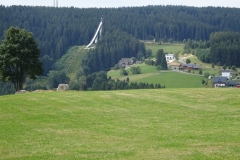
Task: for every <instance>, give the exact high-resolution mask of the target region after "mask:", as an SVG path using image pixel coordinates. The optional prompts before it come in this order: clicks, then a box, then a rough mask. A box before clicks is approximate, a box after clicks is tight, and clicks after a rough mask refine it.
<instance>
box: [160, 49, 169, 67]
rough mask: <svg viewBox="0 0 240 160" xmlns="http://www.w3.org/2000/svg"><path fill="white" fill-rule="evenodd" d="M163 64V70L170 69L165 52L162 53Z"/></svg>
mask: <svg viewBox="0 0 240 160" xmlns="http://www.w3.org/2000/svg"><path fill="white" fill-rule="evenodd" d="M161 66H162V69H163V70H167V69H168V66H167V60H166V57H165V54H164V53H163V54H162V59H161Z"/></svg>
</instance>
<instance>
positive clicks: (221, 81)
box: [213, 70, 240, 88]
mask: <svg viewBox="0 0 240 160" xmlns="http://www.w3.org/2000/svg"><path fill="white" fill-rule="evenodd" d="M231 78H232V73H231V71H229V70H222V72H221V75H220V76H219V77H213V86H214V87H237V88H240V85H239V83H238V81H233V80H231Z"/></svg>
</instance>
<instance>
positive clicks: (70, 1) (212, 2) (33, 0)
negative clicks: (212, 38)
mask: <svg viewBox="0 0 240 160" xmlns="http://www.w3.org/2000/svg"><path fill="white" fill-rule="evenodd" d="M53 4H54V0H0V5H4V6H11V5H22V6H53ZM147 5H182V6H195V7H206V6H214V7H231V8H232V7H234V8H240V0H58V6H59V7H76V8H92V7H94V8H109V7H114V8H116V7H128V6H147Z"/></svg>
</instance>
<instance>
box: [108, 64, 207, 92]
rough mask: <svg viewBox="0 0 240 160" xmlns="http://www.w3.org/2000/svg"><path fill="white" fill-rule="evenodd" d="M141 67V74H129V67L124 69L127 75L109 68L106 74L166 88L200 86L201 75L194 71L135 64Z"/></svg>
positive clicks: (113, 77) (115, 77) (114, 77)
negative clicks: (159, 69) (187, 71)
mask: <svg viewBox="0 0 240 160" xmlns="http://www.w3.org/2000/svg"><path fill="white" fill-rule="evenodd" d="M136 66H139V67H140V68H141V71H142V74H135V75H133V74H131V72H130V68H127V69H126V70H127V71H128V72H129V75H128V76H121V75H120V70H111V71H110V72H108V76H111V78H112V79H114V80H116V79H119V80H124V79H126V78H127V77H128V78H129V79H130V82H145V83H153V84H159V83H160V84H161V85H162V86H165V87H166V88H202V87H203V86H202V83H201V82H202V80H203V79H205V78H204V77H203V76H201V75H199V74H198V71H195V73H194V74H193V73H191V74H188V73H186V72H176V71H172V70H168V71H158V70H157V69H156V67H155V66H149V65H145V64H141V65H136Z"/></svg>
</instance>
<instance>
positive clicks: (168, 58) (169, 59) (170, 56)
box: [165, 54, 175, 61]
mask: <svg viewBox="0 0 240 160" xmlns="http://www.w3.org/2000/svg"><path fill="white" fill-rule="evenodd" d="M165 57H166V61H173V60H174V59H175V58H174V54H166V55H165Z"/></svg>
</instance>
